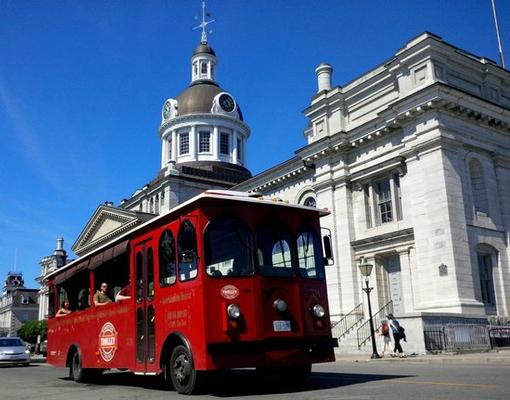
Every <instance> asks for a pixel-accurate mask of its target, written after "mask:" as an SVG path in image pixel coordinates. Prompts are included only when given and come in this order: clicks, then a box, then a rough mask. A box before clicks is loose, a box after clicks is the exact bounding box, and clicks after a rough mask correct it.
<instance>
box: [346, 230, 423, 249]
mask: <svg viewBox="0 0 510 400" xmlns="http://www.w3.org/2000/svg"><path fill="white" fill-rule="evenodd" d="M395 240H398V241H405V242H412V241H414V229H413V228H407V229H401V230H398V231H393V232H388V233H384V234H382V235H377V236H370V237H367V238H364V239H359V240H353V241H352V242H351V246H352V247H353V249H354V250H355V251H360V250H362V249H363V248H364V247H367V246H369V247H374V246H375V247H379V246H380V245H381V244H384V243H386V242H389V241H395Z"/></svg>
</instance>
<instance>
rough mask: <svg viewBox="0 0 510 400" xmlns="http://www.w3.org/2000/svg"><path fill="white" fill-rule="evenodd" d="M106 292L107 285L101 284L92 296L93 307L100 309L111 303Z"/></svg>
mask: <svg viewBox="0 0 510 400" xmlns="http://www.w3.org/2000/svg"><path fill="white" fill-rule="evenodd" d="M107 291H108V284H107V283H105V282H103V283H101V286H100V288H99V290H98V291H97V292H96V293H95V294H94V305H95V306H98V307H101V306H104V305H106V304H109V303H111V302H112V300H111V299H110V298H109V297H108V295H107V294H106V292H107Z"/></svg>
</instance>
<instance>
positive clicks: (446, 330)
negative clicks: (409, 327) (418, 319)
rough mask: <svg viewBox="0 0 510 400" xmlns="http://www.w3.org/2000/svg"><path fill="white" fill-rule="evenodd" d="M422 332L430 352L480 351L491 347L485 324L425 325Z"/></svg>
mask: <svg viewBox="0 0 510 400" xmlns="http://www.w3.org/2000/svg"><path fill="white" fill-rule="evenodd" d="M423 334H424V338H425V348H426V350H427V351H430V352H438V351H475V350H478V351H480V350H489V349H490V348H491V339H490V337H489V329H488V328H487V326H485V325H476V324H446V325H427V326H425V327H424V330H423Z"/></svg>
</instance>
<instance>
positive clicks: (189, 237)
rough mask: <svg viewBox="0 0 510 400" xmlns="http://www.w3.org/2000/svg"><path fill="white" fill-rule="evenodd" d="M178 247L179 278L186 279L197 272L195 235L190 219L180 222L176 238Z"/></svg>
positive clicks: (191, 277) (194, 275)
mask: <svg viewBox="0 0 510 400" xmlns="http://www.w3.org/2000/svg"><path fill="white" fill-rule="evenodd" d="M177 243H178V247H179V280H180V281H187V280H190V279H193V278H195V277H196V276H197V274H198V270H197V269H198V263H197V236H196V234H195V227H194V226H193V224H192V223H191V221H189V220H186V221H184V222H182V223H181V227H180V228H179V236H178V239H177Z"/></svg>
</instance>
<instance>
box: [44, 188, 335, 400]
mask: <svg viewBox="0 0 510 400" xmlns="http://www.w3.org/2000/svg"><path fill="white" fill-rule="evenodd" d="M326 214H327V211H325V210H320V209H316V208H311V207H304V206H295V205H289V204H285V203H283V202H281V201H274V200H267V199H264V198H260V197H259V198H255V197H250V196H248V195H247V194H243V193H240V192H227V191H208V192H205V193H203V194H201V195H199V196H196V197H195V198H193V199H191V200H189V201H187V202H186V203H183V204H182V205H180V206H179V207H176V208H174V209H172V210H171V211H169V212H168V213H166V214H163V215H160V216H158V217H155V218H154V219H152V220H150V221H148V222H146V223H144V224H142V225H140V226H139V227H137V228H135V229H133V230H131V231H129V232H127V233H126V234H124V235H123V236H120V237H118V238H116V239H115V240H113V241H111V242H109V243H108V244H106V245H104V246H102V247H100V248H98V249H95V250H93V251H91V252H90V253H89V254H87V255H85V256H83V257H80V258H78V259H77V260H74V261H73V262H71V263H69V264H67V265H66V266H64V267H63V268H61V269H60V270H58V271H56V272H54V273H52V274H50V275H49V276H48V284H49V290H50V299H49V310H48V311H49V312H48V315H49V318H48V349H47V353H48V362H49V363H50V364H52V365H54V366H56V367H69V374H70V377H71V378H72V379H74V380H75V381H77V382H82V381H86V380H88V379H91V378H92V377H94V376H95V375H98V374H100V373H102V372H103V371H105V370H107V369H111V368H119V369H128V370H130V371H132V372H134V373H135V374H142V375H159V374H162V375H163V377H164V378H165V381H167V382H168V383H169V385H171V386H173V387H174V388H175V390H177V391H178V392H179V393H184V394H190V393H192V392H193V391H194V390H195V388H196V387H197V385H198V383H199V380H200V379H201V377H202V375H203V373H204V372H205V371H212V370H218V369H224V368H241V367H256V368H261V369H265V368H271V369H273V370H276V371H280V372H284V373H285V374H287V376H292V379H293V380H295V381H299V380H302V379H303V378H306V377H307V376H308V375H309V374H310V371H311V364H313V363H320V362H328V361H334V359H335V358H334V351H333V350H334V347H336V346H337V341H336V339H334V338H332V337H331V326H330V322H329V313H328V300H327V294H326V283H325V273H324V258H323V251H322V246H321V241H320V238H321V235H320V226H319V217H320V216H322V215H326ZM327 247H329V246H327ZM103 283H104V284H105V285H104V286H103V287H101V285H102V284H103ZM106 285H108V287H106ZM97 289H102V290H103V295H102V299H101V295H99V296H95V295H94V293H95V292H96V290H97ZM119 292H120V293H122V294H123V295H124V296H122V298H123V299H122V300H117V301H115V300H114V298H115V297H118V296H117V294H118V293H119ZM95 297H96V301H100V300H101V301H103V300H105V299H108V298H110V299H111V302H110V301H108V300H106V304H99V305H95V304H94V298H95ZM64 299H67V300H68V301H69V303H70V309H71V310H72V312H71V313H70V314H66V315H64V316H63V317H57V313H56V312H55V310H56V307H57V305H59V304H60V303H61V302H62V301H63V300H64Z"/></svg>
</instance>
